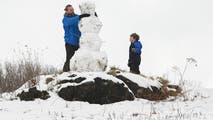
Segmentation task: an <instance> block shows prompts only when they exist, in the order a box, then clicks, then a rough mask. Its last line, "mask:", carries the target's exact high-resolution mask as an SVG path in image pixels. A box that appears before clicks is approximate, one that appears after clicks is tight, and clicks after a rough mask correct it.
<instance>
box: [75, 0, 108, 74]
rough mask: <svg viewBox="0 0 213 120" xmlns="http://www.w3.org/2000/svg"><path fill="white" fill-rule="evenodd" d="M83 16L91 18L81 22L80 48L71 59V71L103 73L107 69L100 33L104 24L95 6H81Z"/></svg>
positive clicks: (86, 3)
mask: <svg viewBox="0 0 213 120" xmlns="http://www.w3.org/2000/svg"><path fill="white" fill-rule="evenodd" d="M79 7H80V10H81V13H82V14H90V17H86V18H82V19H81V21H80V22H79V29H80V31H81V34H82V35H81V38H80V48H79V50H78V51H77V52H76V53H75V55H74V56H73V58H72V59H71V70H72V71H78V72H101V71H104V70H105V69H106V67H107V55H106V53H105V52H103V51H101V50H100V49H101V45H102V40H101V38H100V37H99V35H98V34H99V32H100V30H101V28H102V23H101V21H100V20H99V19H98V17H96V16H95V4H94V3H92V2H84V3H82V4H80V6H79Z"/></svg>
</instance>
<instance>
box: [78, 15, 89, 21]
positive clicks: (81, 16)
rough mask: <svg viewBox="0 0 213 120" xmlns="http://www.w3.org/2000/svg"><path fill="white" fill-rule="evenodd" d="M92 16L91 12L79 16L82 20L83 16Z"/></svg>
mask: <svg viewBox="0 0 213 120" xmlns="http://www.w3.org/2000/svg"><path fill="white" fill-rule="evenodd" d="M89 16H90V14H82V15H79V18H80V20H81V19H82V18H84V17H89Z"/></svg>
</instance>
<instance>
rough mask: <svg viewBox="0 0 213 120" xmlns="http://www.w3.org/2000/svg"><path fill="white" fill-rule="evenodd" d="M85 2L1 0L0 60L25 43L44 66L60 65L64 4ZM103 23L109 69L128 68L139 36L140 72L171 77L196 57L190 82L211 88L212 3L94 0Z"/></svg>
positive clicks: (202, 0) (196, 0)
mask: <svg viewBox="0 0 213 120" xmlns="http://www.w3.org/2000/svg"><path fill="white" fill-rule="evenodd" d="M81 1H83V0H70V1H67V0H64V1H63V0H60V1H59V0H1V1H0V15H1V18H0V40H1V44H0V56H1V57H0V60H1V61H4V60H5V59H12V58H15V57H14V56H13V54H12V53H13V49H18V48H20V49H22V46H23V45H25V44H26V45H28V46H29V47H31V48H32V49H35V50H37V51H39V52H40V53H41V56H42V60H43V61H44V63H48V64H54V65H55V66H61V65H62V64H63V62H64V57H65V49H64V40H63V29H62V24H61V19H62V17H63V12H64V11H63V9H64V6H65V5H66V4H67V3H71V4H73V5H74V8H75V11H76V13H80V12H79V8H78V4H79V2H81ZM95 3H96V6H97V13H98V15H99V18H100V19H101V21H102V22H103V25H104V26H103V28H102V31H101V33H100V36H101V38H102V40H103V41H104V44H103V47H102V50H104V51H106V52H107V54H108V57H109V65H116V66H120V67H122V68H125V69H128V68H127V66H126V64H127V59H128V47H129V35H130V34H131V33H132V32H137V33H139V34H140V35H141V41H142V44H143V46H144V48H143V54H142V65H141V71H142V72H143V73H145V74H151V75H162V74H164V73H169V74H171V72H170V71H171V67H172V66H174V65H177V66H180V67H183V65H184V64H185V58H187V57H194V58H195V59H196V60H197V61H198V67H197V68H195V69H191V70H190V72H189V74H188V78H189V79H191V80H194V81H201V82H202V83H203V85H205V86H207V87H213V81H212V80H213V75H212V74H213V71H212V68H213V62H212V61H213V55H212V53H211V52H212V51H213V47H212V45H213V44H212V40H213V14H212V11H213V8H212V5H213V1H212V0H95Z"/></svg>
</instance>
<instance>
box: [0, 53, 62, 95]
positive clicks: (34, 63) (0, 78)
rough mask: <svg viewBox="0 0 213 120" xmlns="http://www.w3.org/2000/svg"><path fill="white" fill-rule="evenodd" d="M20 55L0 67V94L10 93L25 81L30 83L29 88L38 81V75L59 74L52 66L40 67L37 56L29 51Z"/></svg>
mask: <svg viewBox="0 0 213 120" xmlns="http://www.w3.org/2000/svg"><path fill="white" fill-rule="evenodd" d="M21 55H22V56H21V57H19V58H17V59H16V60H14V61H7V62H5V63H4V64H3V65H0V93H2V92H12V91H14V90H16V89H18V88H19V87H21V86H22V85H23V84H24V83H26V82H27V81H30V82H29V83H30V84H31V85H29V86H32V85H33V84H36V82H38V81H39V77H38V76H39V75H46V74H56V73H57V72H59V70H58V69H56V68H55V67H53V66H47V65H46V66H42V64H41V63H40V61H39V57H38V55H37V54H32V52H31V51H27V52H26V53H22V54H21ZM3 66H4V67H3Z"/></svg>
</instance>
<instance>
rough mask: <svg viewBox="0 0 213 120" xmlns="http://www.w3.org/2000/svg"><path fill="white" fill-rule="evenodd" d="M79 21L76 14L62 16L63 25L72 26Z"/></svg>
mask: <svg viewBox="0 0 213 120" xmlns="http://www.w3.org/2000/svg"><path fill="white" fill-rule="evenodd" d="M79 21H80V17H79V16H78V15H77V16H75V17H72V18H70V17H64V19H63V25H64V26H72V25H78V22H79Z"/></svg>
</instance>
